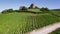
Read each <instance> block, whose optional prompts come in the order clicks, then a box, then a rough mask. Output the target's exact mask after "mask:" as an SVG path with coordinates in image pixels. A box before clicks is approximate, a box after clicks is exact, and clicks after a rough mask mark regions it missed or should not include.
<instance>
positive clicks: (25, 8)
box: [19, 6, 27, 11]
mask: <svg viewBox="0 0 60 34" xmlns="http://www.w3.org/2000/svg"><path fill="white" fill-rule="evenodd" d="M19 10H22V11H27V7H25V6H22V7H20V8H19Z"/></svg>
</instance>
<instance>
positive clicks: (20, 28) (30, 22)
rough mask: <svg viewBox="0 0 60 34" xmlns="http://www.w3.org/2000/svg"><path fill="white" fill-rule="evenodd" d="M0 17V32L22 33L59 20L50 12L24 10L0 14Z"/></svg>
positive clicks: (3, 33)
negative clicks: (35, 12)
mask: <svg viewBox="0 0 60 34" xmlns="http://www.w3.org/2000/svg"><path fill="white" fill-rule="evenodd" d="M48 18H49V19H48ZM0 19H1V20H0V29H1V30H0V34H21V33H22V34H24V33H26V32H29V31H32V30H34V29H39V28H41V27H43V26H47V25H49V24H52V23H55V22H59V21H60V19H59V18H58V17H56V16H54V15H52V14H50V13H48V14H47V13H44V14H32V13H25V12H24V13H12V14H0Z"/></svg>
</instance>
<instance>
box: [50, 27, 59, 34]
mask: <svg viewBox="0 0 60 34" xmlns="http://www.w3.org/2000/svg"><path fill="white" fill-rule="evenodd" d="M50 34H60V28H59V29H56V30H55V31H53V32H51V33H50Z"/></svg>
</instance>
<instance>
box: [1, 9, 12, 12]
mask: <svg viewBox="0 0 60 34" xmlns="http://www.w3.org/2000/svg"><path fill="white" fill-rule="evenodd" d="M12 12H13V9H5V10H3V11H2V13H12Z"/></svg>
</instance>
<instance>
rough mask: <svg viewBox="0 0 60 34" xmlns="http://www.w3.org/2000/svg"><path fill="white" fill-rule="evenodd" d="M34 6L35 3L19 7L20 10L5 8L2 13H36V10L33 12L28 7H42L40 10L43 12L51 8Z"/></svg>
mask: <svg viewBox="0 0 60 34" xmlns="http://www.w3.org/2000/svg"><path fill="white" fill-rule="evenodd" d="M32 7H33V4H31V5H30V7H28V8H27V7H25V6H21V7H19V10H13V9H5V10H3V11H2V12H1V13H3V14H5V13H13V12H28V13H36V12H33V11H28V9H40V11H42V12H48V11H49V9H48V8H44V7H42V8H39V7H37V6H35V8H32Z"/></svg>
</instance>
